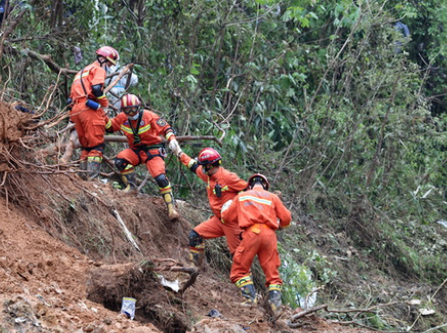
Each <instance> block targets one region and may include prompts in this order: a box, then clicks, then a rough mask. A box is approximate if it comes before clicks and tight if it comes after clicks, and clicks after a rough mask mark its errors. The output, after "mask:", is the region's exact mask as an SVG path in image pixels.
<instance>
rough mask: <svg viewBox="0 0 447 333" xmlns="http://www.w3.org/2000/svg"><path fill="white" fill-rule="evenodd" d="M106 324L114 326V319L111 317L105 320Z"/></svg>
mask: <svg viewBox="0 0 447 333" xmlns="http://www.w3.org/2000/svg"><path fill="white" fill-rule="evenodd" d="M104 324H106V325H112V318H109V317H106V318H104Z"/></svg>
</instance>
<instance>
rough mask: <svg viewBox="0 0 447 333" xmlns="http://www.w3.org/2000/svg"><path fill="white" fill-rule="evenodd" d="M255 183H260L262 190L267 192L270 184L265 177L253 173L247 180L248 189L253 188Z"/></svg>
mask: <svg viewBox="0 0 447 333" xmlns="http://www.w3.org/2000/svg"><path fill="white" fill-rule="evenodd" d="M255 182H260V183H261V184H262V187H263V188H264V190H266V191H268V189H269V187H270V184H269V181H268V179H267V177H266V176H264V175H261V174H260V173H255V174H254V175H253V176H251V177H250V179H249V180H248V187H250V188H253V185H254V183H255Z"/></svg>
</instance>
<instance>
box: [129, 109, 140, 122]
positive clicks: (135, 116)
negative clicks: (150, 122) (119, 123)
mask: <svg viewBox="0 0 447 333" xmlns="http://www.w3.org/2000/svg"><path fill="white" fill-rule="evenodd" d="M139 115H140V111H139V110H138V112H137V113H135V115H134V116H132V117H130V116H127V118H129V119H130V120H137V119H138V116H139Z"/></svg>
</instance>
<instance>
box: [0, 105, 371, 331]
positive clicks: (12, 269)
mask: <svg viewBox="0 0 447 333" xmlns="http://www.w3.org/2000/svg"><path fill="white" fill-rule="evenodd" d="M14 112H15V110H13V109H11V108H10V107H9V106H8V105H5V104H1V103H0V113H1V114H2V119H3V126H1V127H0V134H1V138H2V144H0V148H1V149H0V169H1V170H2V184H1V198H0V240H1V242H0V267H1V269H0V291H1V296H0V298H1V303H0V304H1V312H0V328H2V332H79V333H80V332H96V333H100V332H116V333H117V332H134V333H137V332H179V333H181V332H188V331H192V332H244V331H247V330H249V332H252V333H264V332H292V331H293V332H306V331H308V330H312V331H315V330H316V331H318V332H358V330H355V329H350V328H347V327H343V326H338V325H335V324H330V323H329V322H328V321H325V320H322V319H319V318H318V317H315V316H309V317H306V321H305V322H304V323H303V325H302V327H301V328H296V329H291V328H289V327H288V326H287V320H289V319H290V318H291V316H292V314H293V312H292V309H290V308H285V309H284V311H283V313H282V315H281V316H280V317H279V318H277V320H276V321H273V320H272V318H271V317H269V315H268V314H267V313H266V312H265V311H264V309H263V307H262V304H261V305H260V306H259V307H256V308H241V307H240V306H239V301H240V298H239V293H238V290H237V288H236V287H235V286H234V285H232V284H231V283H229V282H228V278H227V277H226V276H223V275H222V274H221V273H218V272H215V271H213V270H212V269H211V268H210V267H209V266H208V265H207V267H206V269H205V271H203V272H201V274H200V275H199V276H198V278H197V280H195V281H194V278H195V275H194V273H195V270H192V269H191V268H190V267H188V264H187V260H186V258H187V250H186V249H187V237H186V235H187V233H188V231H189V229H190V228H191V225H192V224H194V223H197V222H199V221H201V220H202V219H203V218H204V217H203V216H202V215H201V214H200V213H199V212H197V211H196V210H194V209H192V208H190V207H188V206H187V205H186V204H182V205H181V206H180V207H179V209H180V212H181V216H182V218H181V219H180V221H177V222H171V221H169V220H168V219H167V217H166V212H165V207H164V204H163V202H162V200H161V199H160V198H159V197H158V195H155V196H149V195H145V194H135V193H133V194H123V193H122V192H120V191H119V190H116V189H114V188H113V187H112V186H111V185H110V184H104V183H102V182H99V181H95V182H84V181H82V180H81V179H80V178H79V177H78V176H77V175H76V173H75V172H74V171H75V169H72V168H71V167H69V166H66V165H64V166H63V165H57V164H56V163H53V164H52V163H51V162H54V161H52V160H51V158H49V157H48V156H45V157H43V155H41V154H40V153H41V151H40V150H39V149H37V148H36V146H37V144H36V142H38V139H39V138H41V137H42V136H44V135H45V134H46V131H45V129H39V130H38V131H40V132H34V131H31V132H30V131H29V130H24V129H23V127H24V126H25V125H24V124H27V122H28V120H26V119H23V118H21V116H20V114H18V113H17V114H14ZM33 138H34V140H33ZM120 219H121V221H122V222H124V224H125V225H126V226H127V228H128V230H129V232H130V233H131V236H130V237H127V236H126V232H125V228H123V225H122V224H121V223H120V222H119V220H120ZM191 273H193V275H191ZM162 276H163V277H164V278H165V280H168V281H178V282H179V283H180V287H182V286H185V283H188V281H189V282H191V283H193V282H194V283H193V285H192V286H190V287H189V288H187V289H186V290H185V291H184V292H175V291H173V290H172V288H170V287H167V286H163V284H162V279H161V277H162ZM165 284H166V283H165ZM123 297H133V298H135V299H136V300H137V302H136V312H135V319H134V320H130V319H128V318H127V316H126V315H124V314H120V313H119V312H120V308H121V302H122V298H123ZM213 309H214V310H218V312H219V313H220V316H219V317H218V318H210V317H207V316H206V315H207V314H209V313H210V311H211V310H213ZM214 313H216V312H214ZM362 331H364V330H362Z"/></svg>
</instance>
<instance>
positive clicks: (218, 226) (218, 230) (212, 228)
mask: <svg viewBox="0 0 447 333" xmlns="http://www.w3.org/2000/svg"><path fill="white" fill-rule="evenodd" d="M177 156H178V157H179V158H180V161H181V162H182V163H183V164H184V165H185V166H187V167H188V168H189V169H190V170H191V171H192V172H194V173H195V174H196V175H197V176H198V177H199V178H200V179H202V180H203V181H204V182H205V183H206V184H207V185H206V191H207V194H208V201H209V204H210V206H211V210H212V211H213V213H214V215H213V216H211V218H210V219H209V220H207V221H205V222H202V223H200V224H199V225H198V226H197V227H195V228H194V229H193V230H191V231H190V233H189V250H190V256H191V260H192V261H193V262H194V264H195V265H196V266H197V267H200V266H201V265H202V262H203V258H204V256H205V253H204V251H205V241H204V240H205V239H212V238H218V237H222V236H225V237H226V239H227V244H228V248H229V249H230V253H231V255H233V254H234V251H235V250H236V248H237V247H238V246H239V244H240V242H241V239H240V235H241V232H242V230H241V229H240V228H239V226H238V224H237V221H235V222H233V223H229V222H227V221H222V220H221V217H220V211H221V209H222V206H223V205H224V204H225V203H226V202H227V201H229V200H231V199H233V198H234V197H235V196H236V195H237V194H238V193H239V192H241V191H243V190H245V189H246V188H247V182H246V181H245V180H242V179H240V178H239V177H238V175H236V174H235V173H232V172H230V171H228V170H226V169H224V168H223V167H222V166H221V165H220V164H221V162H222V157H221V156H220V154H219V153H218V152H217V151H216V150H214V149H213V148H204V149H202V150H201V151H200V153H199V156H198V158H197V160H195V159H192V158H191V157H189V156H188V155H187V154H185V153H184V152H183V151H181V150H180V151H179V154H177Z"/></svg>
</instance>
